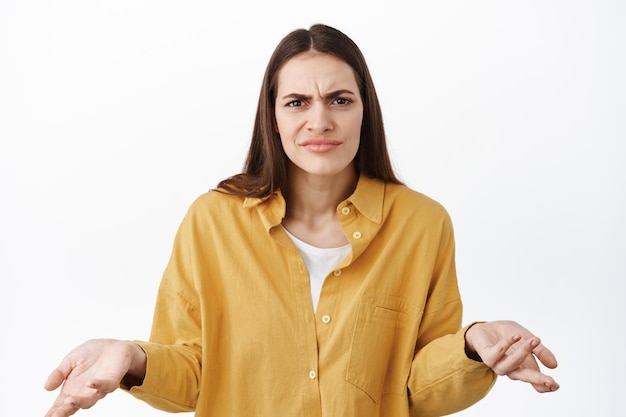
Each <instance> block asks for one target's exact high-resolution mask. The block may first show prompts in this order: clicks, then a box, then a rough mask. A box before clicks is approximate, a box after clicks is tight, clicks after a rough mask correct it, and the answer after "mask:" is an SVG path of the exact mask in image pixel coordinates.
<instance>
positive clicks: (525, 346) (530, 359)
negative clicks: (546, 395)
mask: <svg viewBox="0 0 626 417" xmlns="http://www.w3.org/2000/svg"><path fill="white" fill-rule="evenodd" d="M540 343H541V341H540V340H539V338H537V337H531V338H530V339H529V340H525V341H520V342H519V343H517V344H516V345H515V349H511V350H509V351H508V352H507V353H508V355H507V356H506V357H504V358H502V360H501V361H499V362H498V363H496V364H495V366H494V367H493V370H494V371H496V373H497V374H498V375H508V374H509V373H511V372H513V371H515V370H516V369H518V368H519V367H520V365H521V364H523V363H524V362H526V363H527V366H528V367H530V368H532V369H535V370H537V371H539V366H538V365H537V362H536V361H535V358H534V356H533V355H532V352H533V349H535V348H536V347H537V346H539V344H540Z"/></svg>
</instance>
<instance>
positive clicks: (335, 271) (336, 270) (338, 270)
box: [333, 269, 341, 277]
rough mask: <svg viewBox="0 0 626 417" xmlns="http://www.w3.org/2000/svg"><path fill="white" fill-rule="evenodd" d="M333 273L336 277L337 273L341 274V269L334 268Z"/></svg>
mask: <svg viewBox="0 0 626 417" xmlns="http://www.w3.org/2000/svg"><path fill="white" fill-rule="evenodd" d="M333 275H334V276H336V277H338V276H339V275H341V269H335V270H334V271H333Z"/></svg>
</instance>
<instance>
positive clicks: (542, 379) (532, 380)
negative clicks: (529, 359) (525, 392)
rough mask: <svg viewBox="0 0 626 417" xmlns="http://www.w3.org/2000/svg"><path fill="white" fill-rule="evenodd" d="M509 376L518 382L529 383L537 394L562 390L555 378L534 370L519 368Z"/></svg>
mask: <svg viewBox="0 0 626 417" xmlns="http://www.w3.org/2000/svg"><path fill="white" fill-rule="evenodd" d="M507 376H508V377H509V378H510V379H513V380H516V381H523V382H528V383H529V384H531V385H532V386H533V388H534V389H535V390H536V391H537V392H552V391H556V390H558V389H559V388H560V386H559V384H558V383H557V382H556V381H555V380H554V378H552V377H551V376H549V375H545V374H543V373H541V372H540V371H539V370H536V369H532V368H525V367H524V368H519V369H517V370H515V371H513V372H510V373H509V374H508V375H507Z"/></svg>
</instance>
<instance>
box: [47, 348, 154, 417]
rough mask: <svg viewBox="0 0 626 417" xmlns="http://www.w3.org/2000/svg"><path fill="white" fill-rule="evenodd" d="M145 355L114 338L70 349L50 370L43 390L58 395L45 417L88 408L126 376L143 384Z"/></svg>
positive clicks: (60, 416)
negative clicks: (58, 391)
mask: <svg viewBox="0 0 626 417" xmlns="http://www.w3.org/2000/svg"><path fill="white" fill-rule="evenodd" d="M145 373H146V354H145V352H144V351H143V349H141V347H139V345H137V344H135V343H132V342H128V341H123V340H114V339H94V340H90V341H88V342H85V343H83V344H82V345H80V346H78V347H77V348H76V349H74V350H72V351H71V352H70V353H69V354H68V355H67V356H66V357H65V358H63V360H62V361H61V363H60V364H59V366H58V367H57V368H56V369H55V370H54V371H52V373H51V374H50V376H49V377H48V380H47V381H46V384H45V385H44V388H45V389H46V390H48V391H53V390H55V389H57V388H58V387H60V386H61V385H63V386H62V388H61V392H60V393H59V395H58V396H57V398H56V400H55V402H54V404H53V405H52V407H51V408H50V410H49V411H48V413H47V414H46V417H67V416H71V415H72V414H74V413H76V411H78V410H79V409H81V408H90V407H91V406H93V405H94V404H95V403H96V402H98V400H100V399H102V398H104V396H105V395H107V394H109V393H111V392H113V391H115V390H116V389H117V388H118V387H119V385H120V382H121V381H122V379H123V378H124V377H126V376H128V377H130V378H131V379H132V380H133V381H143V378H144V376H145Z"/></svg>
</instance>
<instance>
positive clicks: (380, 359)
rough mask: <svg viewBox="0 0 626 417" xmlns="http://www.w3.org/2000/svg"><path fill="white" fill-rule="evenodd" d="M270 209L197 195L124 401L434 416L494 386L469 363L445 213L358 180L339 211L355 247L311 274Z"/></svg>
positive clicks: (214, 412) (275, 202) (274, 205)
mask: <svg viewBox="0 0 626 417" xmlns="http://www.w3.org/2000/svg"><path fill="white" fill-rule="evenodd" d="M284 215H285V200H284V199H283V197H282V195H281V194H280V192H278V193H276V194H274V195H273V196H271V197H269V198H266V199H256V198H247V199H244V198H241V197H236V196H232V195H226V194H224V193H220V192H217V191H211V192H208V193H206V194H204V195H202V196H200V197H199V198H198V199H197V200H196V201H195V202H194V203H193V204H192V205H191V207H190V209H189V211H188V213H187V215H186V216H185V218H184V220H183V222H182V224H181V226H180V229H179V231H178V233H177V235H176V239H175V242H174V248H173V253H172V257H171V259H170V261H169V264H168V266H167V268H166V270H165V273H164V276H163V280H162V282H161V285H160V288H159V293H158V297H157V303H156V308H155V313H154V323H153V327H152V333H151V336H150V342H138V343H139V344H140V345H141V346H142V348H143V349H144V350H145V351H146V354H147V372H146V377H145V379H144V382H143V385H141V386H137V387H133V388H132V389H131V391H130V392H131V393H132V394H133V395H135V396H136V397H138V398H140V399H142V400H144V401H146V402H148V403H150V404H151V405H153V406H154V407H157V408H160V409H163V410H167V411H193V410H195V411H196V416H201V417H209V416H211V417H213V416H219V417H237V416H242V417H244V416H245V417H253V416H259V417H296V416H297V417H321V416H324V417H339V416H341V417H347V416H354V417H370V416H371V417H374V416H392V417H404V416H439V415H444V414H449V413H452V412H456V411H458V410H461V409H463V408H466V407H468V406H470V405H471V404H473V403H475V402H476V401H478V400H479V399H481V398H482V397H483V396H484V395H485V394H486V393H487V392H488V391H489V389H490V388H491V386H492V385H493V383H494V381H495V374H494V373H493V372H492V371H491V369H489V368H488V367H487V366H485V365H484V364H482V363H480V362H476V361H473V360H471V359H469V358H467V356H466V355H465V352H464V346H465V342H464V329H461V314H462V306H461V299H460V296H459V291H458V286H457V278H456V272H455V265H454V237H453V230H452V225H451V222H450V219H449V216H448V214H447V212H446V211H445V209H444V208H443V207H442V206H441V205H439V204H438V203H437V202H435V201H433V200H431V199H429V198H428V197H426V196H424V195H422V194H420V193H417V192H415V191H413V190H410V189H409V188H407V187H406V186H403V185H395V184H385V183H383V182H382V181H378V180H373V179H370V178H366V177H364V176H362V177H361V178H360V179H359V183H358V185H357V188H356V190H355V192H354V194H353V195H352V196H351V197H349V198H348V199H346V200H345V201H343V202H342V203H341V204H340V205H339V206H338V207H337V215H338V216H339V219H340V221H341V225H342V227H343V230H344V232H345V234H346V236H347V238H348V240H349V241H350V244H351V246H352V255H351V256H348V257H347V258H346V259H345V260H344V261H343V262H342V263H341V264H340V265H339V266H338V267H337V269H336V270H335V271H333V272H332V273H330V274H329V275H328V277H327V278H326V280H325V282H324V284H323V287H322V293H321V296H320V300H319V304H318V307H317V311H316V312H314V310H313V305H312V301H311V291H310V285H309V278H308V274H307V271H306V268H305V266H304V262H303V260H302V258H301V257H300V254H299V253H298V251H297V249H296V248H295V246H294V245H293V243H292V242H291V240H290V239H289V237H288V236H287V235H286V233H285V231H284V230H283V228H282V227H280V224H281V220H282V218H283V217H284Z"/></svg>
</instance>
